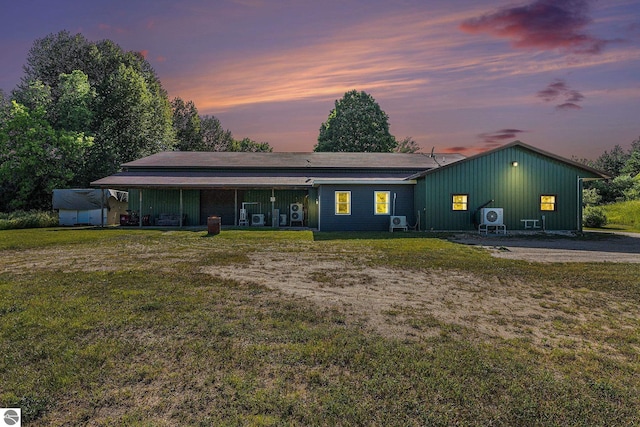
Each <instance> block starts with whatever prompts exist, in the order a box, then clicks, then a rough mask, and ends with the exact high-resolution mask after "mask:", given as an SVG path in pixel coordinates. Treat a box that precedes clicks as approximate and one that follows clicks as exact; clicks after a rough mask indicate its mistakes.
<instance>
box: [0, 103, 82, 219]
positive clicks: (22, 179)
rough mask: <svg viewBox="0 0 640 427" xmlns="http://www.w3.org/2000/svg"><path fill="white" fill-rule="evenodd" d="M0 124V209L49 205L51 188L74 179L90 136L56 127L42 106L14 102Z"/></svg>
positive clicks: (63, 184)
mask: <svg viewBox="0 0 640 427" xmlns="http://www.w3.org/2000/svg"><path fill="white" fill-rule="evenodd" d="M0 125H1V126H0V211H10V210H16V209H25V210H26V209H47V208H51V192H52V190H53V189H54V188H64V187H66V186H68V185H69V183H70V182H71V181H72V180H73V178H74V176H75V171H76V170H77V169H78V168H79V166H80V165H81V164H82V157H83V154H84V152H85V150H86V149H87V148H89V147H90V146H91V143H92V139H91V138H90V137H86V136H85V135H84V134H82V133H79V132H68V131H64V130H56V129H54V128H53V127H52V126H51V125H50V124H49V122H48V121H47V119H46V113H45V111H44V110H43V109H37V110H35V111H30V110H29V109H28V108H27V107H25V106H24V105H21V104H18V103H17V102H15V101H13V102H12V105H11V108H10V111H9V113H8V117H7V119H6V120H5V121H3V122H2V123H1V124H0Z"/></svg>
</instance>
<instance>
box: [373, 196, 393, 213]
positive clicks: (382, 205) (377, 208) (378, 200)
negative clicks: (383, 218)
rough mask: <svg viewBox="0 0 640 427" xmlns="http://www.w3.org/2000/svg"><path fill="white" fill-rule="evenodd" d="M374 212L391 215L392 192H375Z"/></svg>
mask: <svg viewBox="0 0 640 427" xmlns="http://www.w3.org/2000/svg"><path fill="white" fill-rule="evenodd" d="M373 197H374V200H375V201H374V202H373V203H374V206H373V212H374V213H375V214H376V215H389V214H390V213H391V193H390V192H388V191H375V192H374V195H373Z"/></svg>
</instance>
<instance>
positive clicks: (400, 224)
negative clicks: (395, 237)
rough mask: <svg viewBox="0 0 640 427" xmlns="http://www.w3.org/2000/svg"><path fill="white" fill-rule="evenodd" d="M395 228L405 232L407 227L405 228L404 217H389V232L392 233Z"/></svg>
mask: <svg viewBox="0 0 640 427" xmlns="http://www.w3.org/2000/svg"><path fill="white" fill-rule="evenodd" d="M396 228H401V229H403V230H404V231H407V229H408V226H407V217H406V216H399V215H393V216H391V217H390V220H389V231H393V230H394V229H396Z"/></svg>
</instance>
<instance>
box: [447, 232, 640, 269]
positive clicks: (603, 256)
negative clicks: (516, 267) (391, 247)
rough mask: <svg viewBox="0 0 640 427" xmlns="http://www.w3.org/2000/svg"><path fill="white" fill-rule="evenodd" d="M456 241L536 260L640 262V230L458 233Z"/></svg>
mask: <svg viewBox="0 0 640 427" xmlns="http://www.w3.org/2000/svg"><path fill="white" fill-rule="evenodd" d="M451 241H453V242H457V243H462V244H467V245H477V246H481V247H483V248H486V249H488V250H490V251H491V253H492V255H493V256H495V257H498V258H509V259H520V260H525V261H535V262H633V263H640V234H637V233H635V234H634V233H622V232H616V233H609V232H607V233H604V232H586V233H585V234H584V236H579V237H576V236H567V235H555V234H546V235H543V234H535V235H506V236H500V235H488V236H485V235H478V234H465V235H458V236H455V237H453V238H452V239H451Z"/></svg>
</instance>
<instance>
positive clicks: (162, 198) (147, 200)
mask: <svg viewBox="0 0 640 427" xmlns="http://www.w3.org/2000/svg"><path fill="white" fill-rule="evenodd" d="M129 209H131V210H134V211H138V212H140V215H151V218H152V221H151V223H152V224H155V219H157V218H158V216H159V215H160V214H162V213H169V214H178V213H180V190H155V189H149V190H147V189H145V190H142V209H140V190H137V189H132V190H129ZM182 212H183V213H184V214H186V215H187V221H186V224H183V225H198V224H199V223H200V191H199V190H183V191H182Z"/></svg>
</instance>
